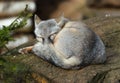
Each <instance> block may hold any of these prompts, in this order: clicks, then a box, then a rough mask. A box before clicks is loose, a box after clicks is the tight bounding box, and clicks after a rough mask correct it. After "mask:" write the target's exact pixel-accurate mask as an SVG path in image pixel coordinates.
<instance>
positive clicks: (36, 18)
mask: <svg viewBox="0 0 120 83" xmlns="http://www.w3.org/2000/svg"><path fill="white" fill-rule="evenodd" d="M40 21H41V19H40V18H39V17H38V16H37V15H36V14H35V15H34V23H35V27H37V25H38V24H39V23H40Z"/></svg>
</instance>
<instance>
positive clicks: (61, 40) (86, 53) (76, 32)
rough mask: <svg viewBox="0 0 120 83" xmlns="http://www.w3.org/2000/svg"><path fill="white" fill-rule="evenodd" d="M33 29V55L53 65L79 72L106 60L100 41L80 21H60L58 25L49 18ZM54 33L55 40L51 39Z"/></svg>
mask: <svg viewBox="0 0 120 83" xmlns="http://www.w3.org/2000/svg"><path fill="white" fill-rule="evenodd" d="M35 24H36V23H35ZM62 24H64V25H62ZM35 26H36V27H35V34H36V37H37V39H38V43H36V44H35V45H34V47H33V52H34V53H35V54H36V55H37V56H39V57H41V58H42V59H44V60H47V61H49V62H51V63H54V64H55V65H56V66H59V67H62V68H65V69H78V68H81V67H82V66H85V65H88V64H96V63H103V62H104V61H105V60H106V55H105V46H104V44H103V42H102V40H101V39H100V37H99V36H98V35H96V34H95V33H94V32H93V31H92V30H91V29H89V28H88V27H87V26H86V25H85V24H83V23H81V22H77V21H68V20H66V19H65V20H64V19H63V18H62V20H61V21H60V23H57V22H56V21H55V20H54V19H51V20H47V21H41V22H40V23H39V24H37V25H35ZM61 26H62V27H61ZM53 34H54V38H51V36H52V35H53ZM40 39H41V40H42V41H40Z"/></svg>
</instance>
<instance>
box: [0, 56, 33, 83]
mask: <svg viewBox="0 0 120 83" xmlns="http://www.w3.org/2000/svg"><path fill="white" fill-rule="evenodd" d="M30 72H31V70H30V68H29V67H28V66H26V65H24V64H22V63H18V62H12V61H9V60H8V59H7V60H6V59H4V58H3V57H0V82H2V83H30V81H34V80H33V78H32V77H31V73H30Z"/></svg>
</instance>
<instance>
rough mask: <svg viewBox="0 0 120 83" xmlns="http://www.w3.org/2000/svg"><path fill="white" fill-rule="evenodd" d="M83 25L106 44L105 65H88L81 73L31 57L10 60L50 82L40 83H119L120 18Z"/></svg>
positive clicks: (91, 20) (105, 19)
mask: <svg viewBox="0 0 120 83" xmlns="http://www.w3.org/2000/svg"><path fill="white" fill-rule="evenodd" d="M84 22H85V23H86V24H87V25H89V27H92V29H93V30H94V31H95V32H96V33H97V34H98V35H100V37H101V38H102V40H103V41H104V43H105V46H106V52H107V61H106V63H105V64H98V65H89V66H87V67H84V68H82V69H80V70H64V69H61V68H59V67H55V66H54V65H52V64H50V63H48V62H46V61H43V60H42V59H40V58H39V57H37V56H35V55H32V54H29V55H17V56H16V57H13V56H9V57H11V61H13V62H16V61H17V62H22V63H24V64H27V65H28V66H30V68H31V69H32V70H33V71H34V72H37V75H40V76H43V78H47V79H48V80H47V81H44V82H42V81H41V82H40V81H39V80H38V79H37V80H38V81H39V82H40V83H49V82H50V83H119V82H120V17H96V18H92V19H88V20H84ZM6 58H7V56H6Z"/></svg>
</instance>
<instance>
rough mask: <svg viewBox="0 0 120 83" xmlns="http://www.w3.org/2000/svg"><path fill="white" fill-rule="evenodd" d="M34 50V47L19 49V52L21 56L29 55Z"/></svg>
mask: <svg viewBox="0 0 120 83" xmlns="http://www.w3.org/2000/svg"><path fill="white" fill-rule="evenodd" d="M32 49H33V46H29V47H25V48H21V49H19V51H18V52H19V53H21V54H27V53H30V52H32Z"/></svg>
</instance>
